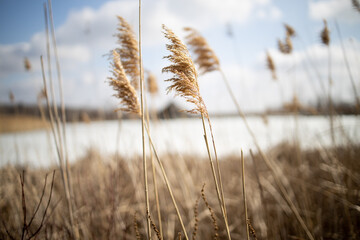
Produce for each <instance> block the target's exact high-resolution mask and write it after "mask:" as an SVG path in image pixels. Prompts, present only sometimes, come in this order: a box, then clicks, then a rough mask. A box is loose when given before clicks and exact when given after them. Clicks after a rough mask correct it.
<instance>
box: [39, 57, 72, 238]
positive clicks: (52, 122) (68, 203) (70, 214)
mask: <svg viewBox="0 0 360 240" xmlns="http://www.w3.org/2000/svg"><path fill="white" fill-rule="evenodd" d="M40 62H41V70H42V76H43V83H44V89H47V86H46V78H45V71H44V62H43V58H42V56H40ZM46 103H47V107H48V110H49V115H50V126H51V130H52V133H53V136H54V141H55V145H56V150H57V154H58V158H59V162H60V163H59V168H60V173H61V179H62V182H63V185H64V188H65V197H66V203H67V207H68V211H69V217H70V225H71V231H72V236H73V237H74V238H75V239H77V238H78V236H77V235H75V228H74V217H73V212H72V208H71V202H70V194H69V191H68V188H67V185H66V183H67V180H66V174H65V171H64V164H63V161H62V160H63V156H62V151H61V142H60V143H59V141H58V140H59V139H57V137H56V132H55V126H54V125H55V124H54V123H55V120H54V117H53V114H52V110H51V106H50V101H49V97H48V95H47V94H46Z"/></svg>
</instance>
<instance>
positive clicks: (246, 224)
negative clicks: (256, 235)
mask: <svg viewBox="0 0 360 240" xmlns="http://www.w3.org/2000/svg"><path fill="white" fill-rule="evenodd" d="M244 165H245V163H244V153H243V151H242V150H241V176H242V191H243V201H244V211H245V226H246V237H247V240H250V234H249V226H248V221H249V217H248V213H247V202H246V190H245V167H244Z"/></svg>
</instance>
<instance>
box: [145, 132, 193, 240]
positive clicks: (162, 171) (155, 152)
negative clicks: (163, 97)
mask: <svg viewBox="0 0 360 240" xmlns="http://www.w3.org/2000/svg"><path fill="white" fill-rule="evenodd" d="M145 128H146V131H147V134H148V136H149V142H150V144H151V146H152V150H153V151H154V154H155V158H156V160H157V162H158V164H159V166H160V170H161V173H162V175H163V178H164V181H165V184H166V187H167V189H168V191H169V194H170V197H171V200H172V202H173V204H174V207H175V210H176V214H177V216H178V219H179V221H180V225H181V228H182V230H183V232H184V235H185V238H186V240H189V238H188V236H187V233H186V229H185V225H184V222H183V220H182V218H181V215H180V211H179V208H178V206H177V204H176V201H175V197H174V194H173V192H172V189H171V186H170V182H169V180H168V177H167V175H166V172H165V169H164V166H163V164H162V162H161V160H160V158H159V155H158V154H157V151H156V148H155V146H154V143H153V141H152V139H151V136H150V131H149V128H148V127H147V125H145Z"/></svg>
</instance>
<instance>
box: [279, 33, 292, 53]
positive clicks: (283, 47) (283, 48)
mask: <svg viewBox="0 0 360 240" xmlns="http://www.w3.org/2000/svg"><path fill="white" fill-rule="evenodd" d="M278 48H279V51H280V52H281V53H283V54H291V53H292V50H293V45H292V41H291V36H290V35H289V34H288V33H286V38H285V41H284V42H282V41H281V40H280V39H278Z"/></svg>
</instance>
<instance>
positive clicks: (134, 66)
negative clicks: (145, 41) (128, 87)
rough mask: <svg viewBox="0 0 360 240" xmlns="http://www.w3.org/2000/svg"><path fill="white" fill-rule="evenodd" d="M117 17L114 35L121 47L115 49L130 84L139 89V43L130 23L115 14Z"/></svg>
mask: <svg viewBox="0 0 360 240" xmlns="http://www.w3.org/2000/svg"><path fill="white" fill-rule="evenodd" d="M117 18H118V20H119V24H118V28H117V30H118V34H117V35H116V36H117V38H118V43H119V44H120V46H121V47H120V48H118V49H116V51H117V52H118V53H119V54H120V57H121V63H122V65H123V66H124V69H125V72H126V74H128V75H129V76H130V79H131V84H132V85H133V86H134V88H135V89H139V77H140V70H139V69H140V59H139V50H140V45H139V43H138V41H137V40H136V37H135V33H134V31H133V30H132V28H131V26H130V24H128V23H127V22H126V21H125V19H124V18H122V17H120V16H117Z"/></svg>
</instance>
